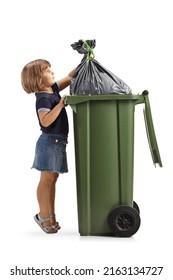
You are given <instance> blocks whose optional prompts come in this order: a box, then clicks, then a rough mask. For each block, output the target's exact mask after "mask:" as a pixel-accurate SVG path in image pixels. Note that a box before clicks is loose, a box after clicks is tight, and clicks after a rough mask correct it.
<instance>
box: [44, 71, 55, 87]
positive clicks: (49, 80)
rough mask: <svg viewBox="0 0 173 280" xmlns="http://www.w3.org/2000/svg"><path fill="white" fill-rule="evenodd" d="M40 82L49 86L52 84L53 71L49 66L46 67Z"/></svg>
mask: <svg viewBox="0 0 173 280" xmlns="http://www.w3.org/2000/svg"><path fill="white" fill-rule="evenodd" d="M42 83H43V84H44V86H46V87H50V86H52V85H53V84H54V73H53V72H52V70H51V68H50V67H47V68H46V69H45V71H44V73H43V76H42Z"/></svg>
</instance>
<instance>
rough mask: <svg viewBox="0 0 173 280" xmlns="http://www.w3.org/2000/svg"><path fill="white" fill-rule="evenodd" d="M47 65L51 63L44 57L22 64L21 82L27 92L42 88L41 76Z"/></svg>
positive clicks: (49, 65)
mask: <svg viewBox="0 0 173 280" xmlns="http://www.w3.org/2000/svg"><path fill="white" fill-rule="evenodd" d="M48 67H51V64H50V62H49V61H47V60H45V59H36V60H33V61H31V62H29V63H28V64H26V65H25V66H24V68H23V70H22V72H21V83H22V87H23V89H24V90H25V91H26V92H27V93H34V92H38V91H41V90H42V88H43V84H42V76H43V73H44V71H45V70H46V69H47V68H48Z"/></svg>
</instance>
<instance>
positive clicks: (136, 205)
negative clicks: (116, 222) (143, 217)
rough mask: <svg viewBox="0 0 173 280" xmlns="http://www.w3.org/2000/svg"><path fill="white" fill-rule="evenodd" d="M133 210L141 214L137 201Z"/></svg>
mask: <svg viewBox="0 0 173 280" xmlns="http://www.w3.org/2000/svg"><path fill="white" fill-rule="evenodd" d="M133 208H135V209H136V211H137V212H138V213H139V214H140V209H139V206H138V204H137V203H136V202H135V201H133Z"/></svg>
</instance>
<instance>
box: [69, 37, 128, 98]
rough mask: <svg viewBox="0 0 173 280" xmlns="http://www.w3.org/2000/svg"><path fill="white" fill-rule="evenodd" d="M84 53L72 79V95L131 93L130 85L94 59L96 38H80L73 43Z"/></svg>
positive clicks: (76, 48)
mask: <svg viewBox="0 0 173 280" xmlns="http://www.w3.org/2000/svg"><path fill="white" fill-rule="evenodd" d="M71 46H72V48H73V49H74V50H77V51H78V52H79V53H80V54H84V58H83V59H82V61H81V63H80V64H79V65H78V67H77V68H76V71H75V73H74V75H73V77H72V79H71V84H70V94H71V95H88V94H92V95H93V94H131V93H132V91H131V89H130V88H129V86H128V85H127V84H126V83H124V82H123V81H122V80H121V79H119V78H118V77H117V76H115V75H114V74H113V73H112V72H110V71H109V70H107V69H106V68H105V67H103V66H102V65H101V64H100V63H99V62H97V61H96V60H95V59H94V57H95V56H94V52H93V48H94V47H95V46H96V40H86V41H84V40H79V41H78V42H75V43H74V44H72V45H71Z"/></svg>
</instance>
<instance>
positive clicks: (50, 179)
mask: <svg viewBox="0 0 173 280" xmlns="http://www.w3.org/2000/svg"><path fill="white" fill-rule="evenodd" d="M58 176H59V174H58V173H54V172H53V173H50V172H42V173H41V178H40V180H41V181H44V183H46V184H47V185H52V184H55V183H56V181H57V179H58Z"/></svg>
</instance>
